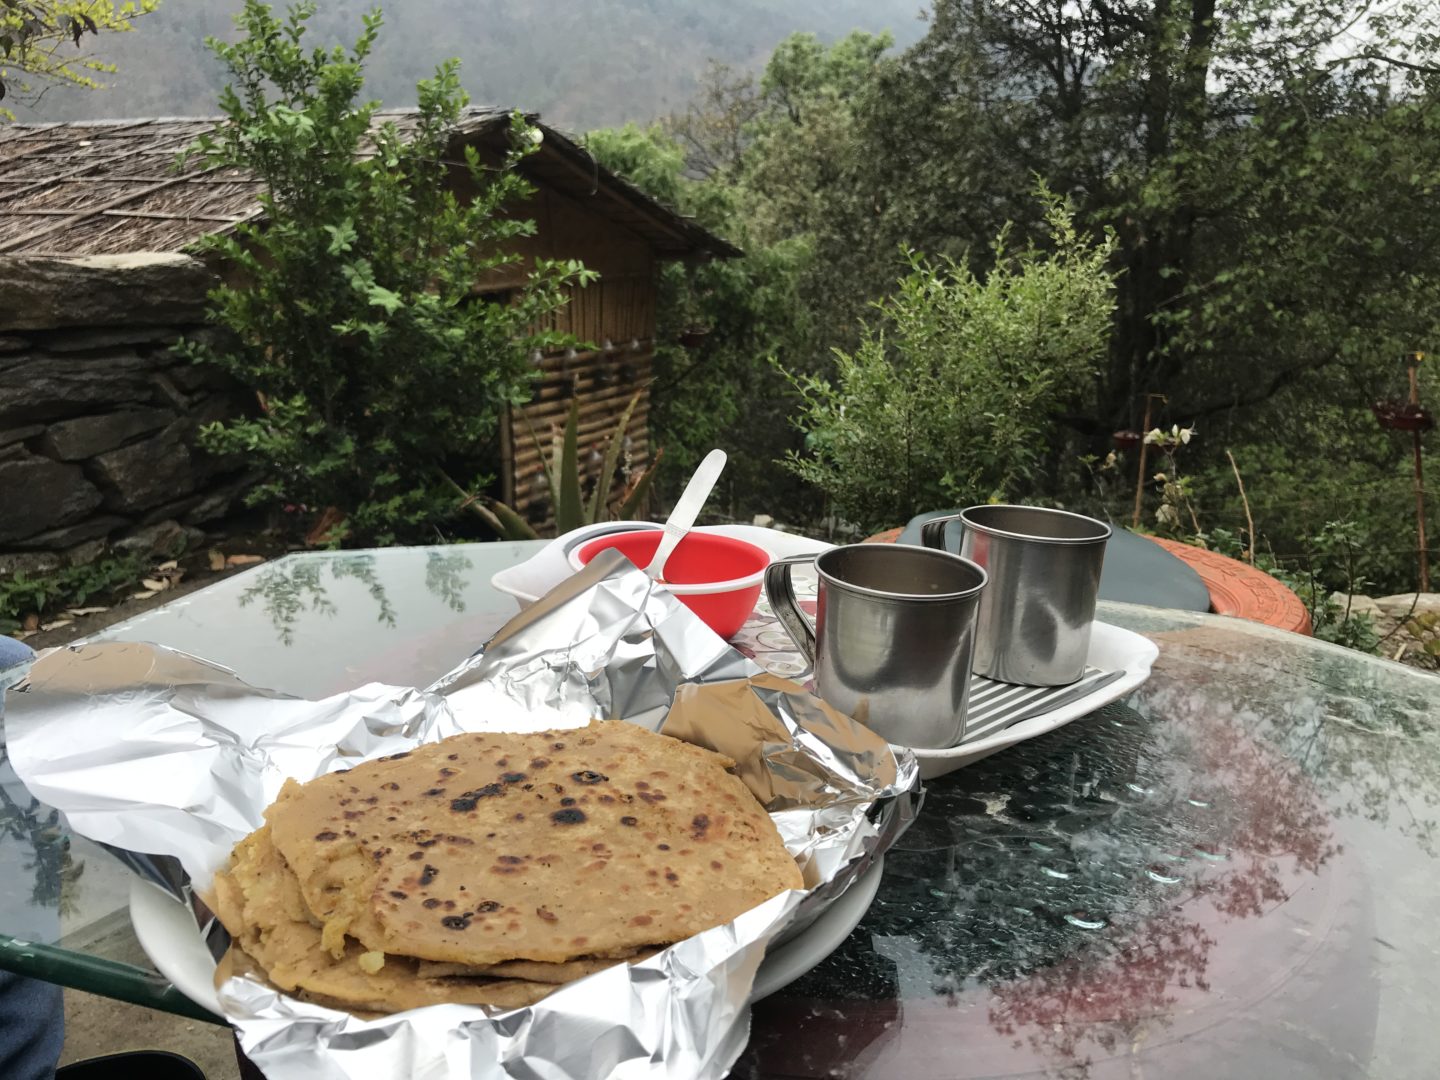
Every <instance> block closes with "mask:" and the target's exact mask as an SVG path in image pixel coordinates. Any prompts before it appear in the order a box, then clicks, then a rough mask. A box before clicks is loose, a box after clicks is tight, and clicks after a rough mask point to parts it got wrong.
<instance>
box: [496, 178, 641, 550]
mask: <svg viewBox="0 0 1440 1080" xmlns="http://www.w3.org/2000/svg"><path fill="white" fill-rule="evenodd" d="M525 210H526V212H528V213H531V214H533V216H534V217H535V221H536V225H537V232H536V236H535V237H533V238H532V239H531V240H530V241H529V242H528V243H527V244H526V245H525V248H526V251H525V254H527V255H533V256H540V257H545V258H556V259H558V258H566V259H579V260H580V261H581V262H583V263H584V264H585V265H586V266H587V267H589V268H590V269H592V270H595V271H597V272H598V273H599V274H600V280H599V281H596V282H594V283H593V284H591V285H588V286H586V287H585V288H578V289H573V290H571V297H570V302H569V304H568V305H567V306H566V307H565V308H563V309H562V310H561V311H560V312H558V313H557V315H556V318H555V319H554V321H553V325H554V328H555V329H558V330H561V331H564V332H567V333H570V334H573V335H574V336H575V337H576V338H578V339H579V341H580V342H581V345H579V346H577V347H576V348H574V349H569V350H561V351H555V352H551V353H550V354H548V355H546V356H543V357H541V358H540V361H539V369H540V371H541V372H542V377H541V378H540V380H539V381H538V382H537V384H536V387H535V395H534V397H533V398H532V399H531V402H530V404H529V405H526V406H525V407H523V408H521V409H518V410H516V411H515V413H514V414H513V415H512V416H511V417H510V418H509V422H508V423H507V425H506V426H507V432H506V433H505V441H506V448H507V450H508V461H507V462H506V466H507V467H506V469H505V484H504V493H503V496H504V497H505V499H506V501H507V502H509V503H510V505H511V506H514V507H515V508H516V509H517V510H519V511H520V512H521V513H522V514H524V515H525V516H526V517H528V518H529V519H530V521H531V522H532V524H534V525H536V526H537V527H548V526H550V525H551V524H553V519H552V517H551V514H550V497H549V493H548V490H547V489H546V487H545V483H544V477H543V474H542V471H541V465H540V450H543V451H544V453H545V454H546V455H547V460H548V455H549V453H550V447H551V438H552V434H558V433H559V432H560V431H561V430H562V429H563V427H564V424H565V418H566V416H567V415H568V413H569V411H570V404H571V400H572V398H573V399H578V401H579V404H580V428H579V431H580V458H581V465H582V476H583V483H584V486H585V490H586V491H587V493H588V491H589V490H590V485H592V484H593V483H594V480H595V474H596V473H598V471H599V469H598V465H599V462H598V460H597V457H603V455H604V452H605V448H606V446H607V445H608V443H609V439H610V436H611V434H612V433H613V432H614V430H615V428H616V425H617V424H618V423H619V420H620V417H621V415H622V414H623V413H624V411H625V407H626V406H627V405H628V404H629V403H630V399H631V398H632V397H633V396H634V394H635V393H636V392H637V391H641V392H642V397H641V399H640V401H639V402H638V403H637V405H636V406H635V411H634V412H633V413H632V414H631V418H630V423H629V426H628V429H627V434H628V435H629V437H630V446H629V455H628V460H627V461H626V462H623V463H622V464H625V465H628V468H629V469H631V470H635V471H639V470H640V469H643V467H644V466H645V464H646V463H648V461H649V458H650V439H649V424H648V418H649V412H650V402H649V392H648V387H649V383H650V379H651V366H652V361H653V358H654V355H655V341H654V338H655V304H656V297H657V276H658V270H659V266H658V262H657V261H656V259H655V255H654V252H653V251H652V250H651V248H650V246H649V244H648V243H646V242H645V241H644V240H642V239H640V238H639V237H637V236H636V235H635V234H634V233H631V232H629V231H628V230H626V229H623V228H621V227H620V226H617V225H615V224H613V223H612V222H610V221H608V220H606V219H604V218H602V217H600V216H599V215H597V214H594V213H592V212H590V211H588V210H586V209H584V208H582V207H581V206H579V205H577V204H576V203H574V202H573V201H572V200H570V199H569V198H567V197H565V196H563V195H559V194H558V193H555V192H552V191H549V190H542V191H541V192H539V193H538V195H537V196H536V198H535V199H534V200H532V202H531V203H529V204H527V206H526V208H525ZM607 342H608V343H609V346H608V347H607V346H606V343H607ZM532 428H533V430H534V433H535V436H538V439H539V443H540V450H537V448H536V445H535V439H534V438H532V436H531V430H532ZM623 484H624V481H623V479H621V478H619V477H617V478H615V479H614V480H613V481H612V500H611V502H612V507H613V506H616V505H618V503H619V500H620V498H621V495H622V493H623ZM542 531H543V529H542Z"/></svg>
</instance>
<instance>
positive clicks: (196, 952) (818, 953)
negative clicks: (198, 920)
mask: <svg viewBox="0 0 1440 1080" xmlns="http://www.w3.org/2000/svg"><path fill="white" fill-rule="evenodd" d="M884 872H885V860H884V858H883V857H882V858H878V859H876V860H875V863H874V865H873V866H871V867H870V869H869V870H867V871H866V872H865V873H864V875H863V876H861V878H860V879H859V880H858V881H856V882H855V883H854V884H852V885H851V886H850V888H848V889H846V890H845V893H844V894H843V895H842V896H841V897H840V899H838V900H836V901H835V902H834V903H833V904H831V905H830V906H829V907H827V908H826V909H825V910H824V911H823V912H822V913H821V914H820V916H819V918H817V919H816V920H815V921H814V922H813V923H811V924H810V925H809V926H807V927H806V928H805V929H804V930H802V931H801V932H800V933H798V934H796V935H795V937H794V938H793V939H791V940H790V941H787V942H785V943H784V944H783V945H781V946H779V947H778V948H776V949H775V950H774V951H772V952H771V953H770V954H769V955H768V956H766V957H765V959H764V961H763V962H762V963H761V964H760V970H759V971H757V972H756V973H755V986H754V989H752V990H751V992H750V1000H751V1001H759V1000H760V999H761V998H764V997H769V996H770V995H771V994H773V993H775V992H776V991H777V990H780V989H781V988H783V987H786V986H789V985H790V984H791V983H792V982H794V981H795V980H796V979H798V978H800V976H801V975H804V974H805V973H806V972H807V971H809V970H810V969H811V968H813V967H815V965H817V964H818V963H820V961H821V960H824V959H825V958H826V957H827V956H829V955H830V954H831V953H832V952H834V951H835V950H836V949H837V948H839V946H840V943H841V942H842V941H844V940H845V939H846V938H847V937H849V936H850V931H851V930H854V929H855V927H856V926H857V925H858V924H859V922H860V920H861V919H863V918H864V917H865V912H866V911H868V910H869V909H870V902H871V901H872V900H874V899H875V892H876V890H877V889H879V888H880V878H881V876H882V875H883V874H884ZM130 922H131V923H132V924H133V925H134V927H135V936H136V938H138V939H139V941H140V946H141V948H143V949H144V950H145V955H146V956H148V957H150V962H151V963H152V964H154V965H155V966H156V967H157V968H159V969H160V973H161V974H162V975H164V976H165V977H166V978H167V979H169V980H170V981H171V982H172V983H173V984H174V985H175V989H177V990H179V991H180V992H181V993H182V994H184V995H185V996H186V997H188V998H189V999H190V1000H191V1001H193V1002H195V1003H196V1004H197V1005H203V1006H204V1007H205V1008H207V1009H209V1010H210V1011H211V1012H213V1013H215V1014H216V1015H217V1016H218V1015H223V1014H222V1013H221V1010H220V999H219V998H218V997H217V996H216V993H215V961H214V960H212V959H211V958H210V953H209V952H208V951H207V950H206V948H205V943H204V942H203V941H202V940H201V938H200V934H199V932H198V931H197V929H196V927H195V919H194V917H193V916H191V914H190V910H189V909H188V908H187V907H186V906H185V905H184V904H182V903H180V902H179V901H178V900H175V899H173V898H172V897H171V896H170V894H169V893H166V892H163V891H162V890H161V889H160V888H159V887H158V886H155V885H152V884H150V883H149V882H148V881H143V880H141V879H140V878H138V877H134V876H132V877H131V879H130Z"/></svg>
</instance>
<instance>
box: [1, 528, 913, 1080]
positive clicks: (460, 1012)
mask: <svg viewBox="0 0 1440 1080" xmlns="http://www.w3.org/2000/svg"><path fill="white" fill-rule="evenodd" d="M592 717H602V718H608V719H626V720H631V721H633V722H635V723H639V724H643V725H645V726H646V727H649V728H651V729H652V730H659V731H663V732H664V733H666V734H669V735H673V736H675V737H677V738H681V739H685V740H687V741H690V742H695V743H699V744H701V745H705V746H708V747H710V748H712V749H715V750H718V751H720V752H722V753H725V754H728V755H729V756H731V757H732V758H734V759H735V760H736V762H737V763H738V764H737V770H736V771H737V773H738V775H740V777H741V778H742V779H743V780H744V782H745V783H746V784H747V785H748V786H749V787H750V789H751V790H752V791H753V792H754V793H755V795H756V797H757V798H759V799H760V801H761V803H762V804H763V805H764V806H765V807H766V809H767V810H769V812H770V814H771V817H772V819H773V820H774V821H775V824H776V826H777V827H778V828H779V830H780V833H781V835H782V837H783V838H784V840H785V844H786V846H787V848H788V849H789V850H790V851H791V852H792V854H794V855H795V857H796V859H797V861H798V862H799V864H800V866H801V869H802V871H803V873H804V879H805V884H806V889H805V891H803V892H800V891H797V892H785V893H781V894H780V895H778V896H775V897H773V898H771V899H770V900H768V901H766V902H765V903H763V904H761V905H760V906H758V907H756V908H753V909H751V910H750V911H748V912H746V913H745V914H743V915H742V916H740V917H739V918H738V919H736V920H735V921H734V922H731V923H729V924H727V925H725V926H719V927H715V928H714V929H712V930H707V931H705V932H704V933H701V934H697V935H696V936H694V937H692V938H689V939H688V940H685V941H682V942H679V943H678V944H676V945H673V946H671V947H670V948H668V949H665V950H664V951H662V952H660V953H659V954H657V955H656V956H654V957H652V958H650V959H649V960H646V961H644V962H642V963H637V964H618V965H616V966H615V967H612V968H610V969H608V970H605V971H602V972H599V973H597V974H594V975H591V976H589V977H587V978H585V979H582V980H579V981H577V982H574V983H571V984H569V985H568V986H565V987H563V988H562V989H560V990H558V991H556V992H555V993H553V994H551V995H550V996H549V997H547V998H545V1000H543V1001H541V1002H539V1003H538V1004H535V1005H532V1006H529V1007H527V1008H520V1009H512V1010H509V1011H499V1010H489V1009H484V1008H480V1007H475V1006H465V1005H437V1006H430V1007H428V1008H423V1009H415V1010H411V1011H410V1012H405V1013H397V1014H395V1015H391V1016H383V1017H380V1018H378V1019H373V1020H363V1019H360V1018H357V1017H355V1016H353V1015H351V1014H349V1013H346V1012H340V1011H336V1010H333V1009H327V1008H324V1007H321V1006H318V1005H313V1004H310V1003H307V1002H302V1001H299V1000H296V999H294V998H290V997H287V996H285V995H284V994H282V993H280V992H279V991H277V990H276V989H275V988H273V987H271V986H270V985H268V984H267V983H265V982H263V981H261V980H260V979H258V978H256V977H254V976H253V975H248V974H243V973H236V972H234V971H229V970H228V969H227V970H226V973H225V974H224V975H222V976H221V979H223V981H221V982H220V985H219V987H218V992H219V997H220V1002H221V1005H222V1007H223V1008H224V1011H225V1015H226V1017H227V1018H228V1019H229V1020H230V1021H231V1022H232V1023H233V1024H234V1025H235V1027H236V1029H237V1030H238V1033H239V1037H240V1041H241V1044H242V1046H243V1047H244V1050H245V1053H246V1054H247V1055H248V1056H249V1057H250V1059H251V1060H252V1061H253V1062H254V1063H255V1064H256V1065H258V1066H259V1067H260V1069H261V1070H262V1071H263V1072H264V1073H265V1075H266V1076H267V1077H269V1078H270V1080H291V1078H296V1080H298V1078H300V1077H304V1078H306V1080H341V1078H344V1080H362V1078H370V1080H390V1078H393V1077H399V1076H409V1077H417V1078H418V1077H424V1078H426V1080H476V1078H485V1080H489V1078H500V1077H514V1078H527V1080H528V1078H541V1077H543V1078H545V1080H567V1078H574V1080H581V1078H592V1077H617V1078H618V1077H625V1078H627V1080H628V1078H638V1077H666V1078H672V1080H673V1078H678V1077H707V1078H708V1077H717V1078H718V1077H722V1076H724V1075H725V1074H726V1072H727V1071H728V1070H729V1068H730V1066H731V1065H732V1064H733V1063H734V1061H735V1059H736V1058H737V1057H738V1056H739V1055H740V1052H741V1051H742V1050H743V1049H744V1046H745V1042H746V1040H747V1038H748V1035H749V1008H748V1003H747V999H748V997H749V994H750V990H751V984H752V982H753V980H754V977H755V972H756V970H757V968H758V967H759V965H760V962H761V960H762V959H763V957H764V953H765V949H766V947H767V946H768V945H770V944H772V943H775V942H778V941H780V940H784V939H787V938H790V937H793V936H795V935H796V934H797V933H799V932H801V931H802V930H803V928H804V927H805V926H806V925H808V924H809V923H810V922H811V921H813V920H814V919H815V918H816V917H817V916H818V915H819V914H820V913H821V912H822V911H823V910H824V909H825V907H826V906H828V905H829V904H830V903H832V902H833V901H834V900H835V899H837V898H838V897H839V896H840V895H841V894H842V893H843V892H844V891H845V889H846V888H848V887H849V886H850V885H851V884H852V883H853V882H854V881H855V880H856V879H857V878H858V877H859V876H860V875H861V874H862V873H863V872H864V871H865V870H866V869H868V867H869V866H870V864H871V862H872V861H873V860H874V859H875V857H876V856H877V855H879V854H880V853H882V852H883V851H884V850H886V849H887V848H888V847H889V846H890V845H891V844H893V843H894V841H895V840H896V839H897V838H898V836H899V835H900V834H901V833H902V832H903V831H904V829H905V828H906V827H907V826H908V825H909V823H910V822H911V821H912V820H913V818H914V815H915V813H916V812H917V811H918V808H919V802H920V791H919V784H918V770H917V768H916V763H915V760H914V758H913V756H911V755H910V754H909V752H908V751H906V752H902V753H901V754H900V755H899V756H898V757H897V756H895V755H892V753H891V751H890V749H889V747H887V746H886V744H885V742H884V741H883V740H882V739H880V737H879V736H877V735H875V734H874V733H873V732H871V731H869V730H868V729H866V728H863V727H861V726H860V725H858V724H856V723H855V722H854V721H852V720H850V719H849V718H847V717H844V716H841V715H839V714H838V713H836V712H834V711H833V710H831V709H830V708H828V707H827V706H825V705H823V704H822V703H821V702H820V701H819V700H818V699H816V698H814V697H812V696H811V695H810V694H808V693H806V692H805V691H804V690H803V689H802V688H801V687H799V686H798V685H797V684H795V683H791V682H787V681H785V680H783V679H779V678H777V677H774V676H771V675H767V674H764V673H763V672H762V671H761V670H760V669H759V668H758V667H757V666H756V665H755V664H753V663H752V662H751V661H749V660H747V659H746V658H745V657H743V656H742V655H741V654H739V653H738V652H736V651H735V650H734V649H732V648H731V647H730V646H729V645H728V644H726V643H725V642H724V641H722V640H721V639H720V638H719V637H717V636H716V635H715V634H714V633H712V632H711V631H710V629H709V628H708V627H706V626H705V625H704V624H703V623H702V622H700V620H699V619H698V618H696V617H695V616H694V614H693V613H691V612H690V610H689V609H688V608H686V607H685V606H684V605H683V604H681V603H680V602H679V601H678V600H676V599H675V597H673V596H672V595H671V594H670V593H668V592H667V591H666V590H665V589H664V588H663V587H661V586H657V585H656V584H655V583H654V582H652V581H650V579H649V578H648V577H647V576H646V575H645V574H644V573H643V572H641V571H639V570H637V569H636V568H635V567H634V566H633V565H632V564H631V563H630V562H628V561H627V560H625V559H624V558H623V556H620V555H618V554H617V553H614V552H606V553H603V554H602V556H600V557H597V558H596V559H595V560H593V561H592V562H591V563H590V565H589V566H588V567H587V568H586V569H585V570H583V571H581V572H580V573H578V574H576V575H575V576H573V577H572V578H570V579H567V580H566V581H565V582H563V583H562V584H561V585H559V586H557V587H556V588H555V589H554V590H553V591H552V592H551V593H549V594H548V595H547V596H545V597H543V598H542V599H541V600H540V601H539V602H538V603H537V604H535V605H534V606H532V607H531V608H529V609H528V610H526V611H525V612H523V613H522V614H521V615H519V616H518V617H516V618H515V619H513V620H511V622H509V623H508V624H507V625H506V626H505V627H504V628H503V629H502V630H501V631H500V632H499V633H498V634H496V636H495V637H494V638H493V639H492V640H491V641H490V642H489V643H488V644H487V645H486V647H485V649H484V651H483V652H481V653H479V654H477V655H475V656H473V657H471V658H470V659H469V660H467V661H466V662H465V663H463V664H461V665H460V666H459V667H458V668H456V669H455V670H454V671H452V672H451V673H449V674H448V675H446V676H445V677H443V678H442V679H440V680H439V681H438V682H436V683H435V684H434V685H433V686H431V687H429V688H427V689H425V690H417V689H413V688H405V687H394V686H384V685H380V684H369V685H366V686H361V687H359V688H357V689H355V690H351V691H349V692H347V693H343V694H337V695H335V696H333V697H329V698H326V699H324V700H322V701H308V700H304V699H300V698H295V697H290V696H287V695H284V694H278V693H275V692H273V691H269V690H262V689H257V688H255V687H252V686H248V685H246V684H245V683H243V682H241V681H240V680H239V679H238V678H237V677H236V676H235V675H234V674H233V673H232V672H230V671H228V670H226V669H225V668H222V667H219V666H218V665H215V664H211V663H208V662H207V661H205V660H202V659H199V658H197V657H193V656H189V655H186V654H184V653H181V652H177V651H175V650H172V649H166V648H161V647H159V646H154V645H143V644H127V643H102V644H94V645H79V646H73V647H70V648H66V649H59V650H55V651H53V652H51V653H49V654H47V655H45V656H43V657H41V658H40V659H39V660H38V661H37V662H36V663H35V665H34V667H33V668H32V669H31V672H30V675H29V677H28V679H27V680H26V681H25V682H23V683H22V684H21V685H20V686H19V687H17V688H16V690H14V691H12V692H11V695H10V699H9V702H8V716H7V721H6V726H7V733H8V742H9V749H10V755H11V760H12V762H13V764H14V767H15V770H16V772H17V773H18V774H19V775H20V777H21V779H22V780H24V781H25V783H26V785H27V786H28V787H29V788H30V790H31V792H32V793H33V794H34V795H35V796H36V797H37V798H39V799H41V800H43V801H44V802H47V803H49V804H50V805H51V806H55V807H58V808H59V809H61V810H63V811H64V812H65V814H66V816H67V817H68V819H69V822H70V825H71V827H72V829H73V830H74V831H76V832H78V833H81V834H83V835H85V836H88V837H90V838H91V839H93V840H96V841H99V842H100V843H103V844H105V845H107V846H108V847H110V848H111V850H113V851H115V852H116V854H118V855H120V856H121V857H122V858H123V859H124V860H125V862H126V863H127V864H128V865H130V866H131V867H132V868H134V869H136V870H137V871H139V872H141V873H142V874H144V875H146V876H147V877H149V878H150V880H152V881H154V882H156V883H157V884H159V885H161V886H162V887H163V888H166V889H167V890H168V891H169V892H171V894H172V895H175V896H177V897H179V898H180V899H187V900H188V899H189V897H188V890H189V882H194V883H195V884H196V887H197V890H198V891H199V892H200V893H201V894H203V893H204V892H205V891H206V888H207V885H208V882H209V881H210V880H211V879H212V877H213V875H214V873H215V871H216V870H217V869H218V868H219V867H221V866H222V865H223V864H224V863H225V861H226V859H227V858H228V857H229V854H230V849H231V847H232V846H233V845H234V844H235V843H236V842H237V841H238V840H240V839H242V838H244V837H245V836H246V835H248V834H249V833H250V832H251V831H252V830H253V829H255V828H257V827H258V826H259V825H260V824H261V823H262V820H263V819H262V812H263V811H264V810H265V808H266V807H267V806H268V805H269V804H270V803H271V802H272V801H273V800H274V799H275V797H276V795H277V794H278V793H279V791H280V787H281V785H282V784H283V782H284V781H285V779H286V778H287V777H295V778H297V779H300V780H307V779H311V778H314V777H316V776H319V775H322V774H324V773H327V772H331V771H333V770H336V769H341V768H349V767H352V766H354V765H356V764H359V763H360V762H362V761H369V760H371V759H373V758H377V757H380V756H382V755H385V754H393V753H396V752H398V751H401V750H404V749H407V748H409V747H412V746H414V745H416V744H419V743H425V742H432V741H436V740H439V739H443V738H445V737H446V736H448V735H453V734H456V733H458V732H462V731H480V730H496V731H507V730H508V731H527V730H543V729H545V728H552V727H578V726H583V725H584V724H586V723H588V722H589V721H590V719H591V718H592ZM214 929H215V927H214V926H197V928H196V932H197V933H203V932H206V931H212V933H211V935H210V936H211V938H212V939H213V937H214V934H213V931H214ZM223 936H224V935H223V931H221V933H220V937H221V938H222V939H223Z"/></svg>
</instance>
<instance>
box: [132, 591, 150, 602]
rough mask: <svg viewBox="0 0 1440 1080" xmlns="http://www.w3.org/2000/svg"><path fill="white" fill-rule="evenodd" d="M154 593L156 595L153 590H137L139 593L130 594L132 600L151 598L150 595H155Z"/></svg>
mask: <svg viewBox="0 0 1440 1080" xmlns="http://www.w3.org/2000/svg"><path fill="white" fill-rule="evenodd" d="M154 595H155V593H154V591H153V590H152V591H150V592H137V593H131V594H130V599H131V600H149V599H150V597H152V596H154Z"/></svg>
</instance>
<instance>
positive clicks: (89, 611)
mask: <svg viewBox="0 0 1440 1080" xmlns="http://www.w3.org/2000/svg"><path fill="white" fill-rule="evenodd" d="M109 610H110V609H109V608H108V607H72V608H66V609H65V614H66V615H75V616H77V617H78V616H80V615H99V614H100V613H101V612H102V611H109Z"/></svg>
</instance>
